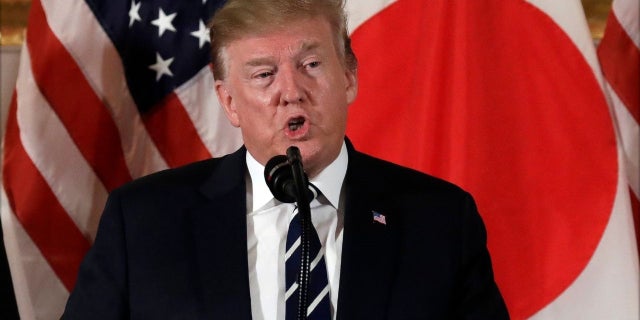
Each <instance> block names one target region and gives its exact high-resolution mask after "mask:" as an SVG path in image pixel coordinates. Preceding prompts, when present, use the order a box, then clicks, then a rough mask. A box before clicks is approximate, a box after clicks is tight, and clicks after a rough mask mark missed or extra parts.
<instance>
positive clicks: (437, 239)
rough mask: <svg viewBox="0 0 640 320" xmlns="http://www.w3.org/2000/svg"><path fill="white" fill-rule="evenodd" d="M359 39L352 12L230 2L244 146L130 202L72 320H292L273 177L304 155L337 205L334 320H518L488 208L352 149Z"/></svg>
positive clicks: (229, 97) (226, 49)
mask: <svg viewBox="0 0 640 320" xmlns="http://www.w3.org/2000/svg"><path fill="white" fill-rule="evenodd" d="M345 25H346V24H345V17H344V12H343V3H342V1H339V0H307V1H301V0H277V1H274V0H230V1H228V2H227V3H226V4H225V6H224V7H223V8H221V9H220V10H219V11H218V12H217V13H216V14H215V16H214V18H213V19H212V22H211V25H210V26H211V39H212V57H213V64H214V76H215V78H216V82H215V90H216V93H217V95H218V98H219V100H220V102H221V104H222V106H223V108H224V111H225V113H226V115H227V117H228V119H229V121H230V122H231V123H232V124H233V125H234V126H237V127H240V129H241V131H242V135H243V139H244V147H243V148H242V149H240V150H239V151H237V152H235V153H233V154H231V155H228V156H225V157H222V158H218V159H210V160H206V161H203V162H199V163H195V164H192V165H189V166H186V167H182V168H178V169H175V170H168V171H164V172H161V173H158V174H154V175H151V176H148V177H146V178H143V179H140V180H137V181H134V182H133V183H130V184H128V185H126V186H124V187H122V188H120V189H118V190H116V191H114V192H113V193H112V194H111V195H110V198H109V201H108V203H107V206H106V208H105V211H104V213H103V217H102V220H101V223H100V228H99V231H98V235H97V237H96V241H95V244H94V246H93V247H92V249H91V250H90V252H89V253H88V254H87V257H86V258H85V261H84V262H83V264H82V266H81V270H80V274H79V278H78V283H77V285H76V288H75V289H74V291H73V293H72V295H71V297H70V299H69V302H68V304H67V308H66V311H65V314H64V315H63V318H65V319H251V318H253V319H285V318H286V319H291V316H292V314H291V313H292V312H291V309H290V308H289V305H288V303H289V302H288V299H289V298H290V297H291V295H292V294H293V295H297V294H299V292H298V290H297V289H296V288H297V287H296V286H288V285H285V278H286V277H288V275H285V273H287V272H288V270H287V271H286V272H285V269H287V268H288V266H287V267H285V264H286V262H285V261H286V260H287V258H286V257H285V255H288V251H289V250H288V249H287V248H286V247H287V246H288V245H285V242H287V229H288V225H289V222H290V221H291V220H292V219H294V217H295V215H296V210H295V206H293V205H291V204H285V203H281V202H279V201H277V200H275V199H273V196H272V195H271V193H270V192H269V190H268V188H267V186H266V183H265V181H264V179H263V175H262V174H263V170H264V165H265V164H266V163H267V161H269V159H271V158H272V157H273V156H276V155H280V154H284V153H285V150H286V149H287V148H288V147H289V146H292V145H295V146H297V147H298V148H299V149H300V152H301V155H302V160H303V164H304V168H305V170H306V173H307V175H308V176H309V178H310V180H311V182H312V183H313V184H314V185H316V186H317V187H318V188H319V190H320V192H321V195H320V196H318V198H317V199H315V200H314V201H313V202H312V203H311V207H312V221H313V224H314V227H315V229H316V230H317V233H318V236H319V240H320V243H321V244H322V246H323V250H321V253H320V254H319V255H318V258H319V260H318V261H322V262H317V261H316V263H321V264H316V266H317V265H321V266H323V267H322V268H321V267H319V269H321V271H322V272H323V273H325V274H326V275H325V276H323V277H326V278H327V279H326V280H325V281H326V282H327V288H328V290H325V291H323V292H322V295H320V296H319V298H318V299H319V300H318V301H320V299H326V301H327V303H328V306H327V308H328V309H327V310H329V311H328V312H329V313H330V314H331V317H332V318H333V319H336V318H337V319H458V318H460V319H506V318H508V315H507V312H506V308H505V305H504V303H503V301H502V298H501V296H500V293H499V291H498V289H497V287H496V285H495V282H494V280H493V274H492V270H491V262H490V258H489V254H488V252H487V249H486V235H485V230H484V227H483V224H482V221H481V219H480V216H479V215H478V213H477V211H476V209H475V204H474V202H473V200H472V198H471V197H470V196H469V195H468V194H467V193H466V192H464V191H462V190H460V189H459V188H457V187H455V186H453V185H451V184H449V183H447V182H444V181H441V180H438V179H436V178H433V177H430V176H427V175H424V174H421V173H418V172H415V171H412V170H409V169H406V168H402V167H399V166H396V165H393V164H390V163H386V162H383V161H381V160H377V159H374V158H371V157H369V156H366V155H364V154H361V153H358V152H357V151H355V150H354V148H353V147H352V146H351V145H350V143H349V142H348V140H345V129H346V122H347V121H346V120H347V107H348V105H349V104H350V103H351V102H353V100H354V99H355V97H356V94H357V88H358V85H357V74H356V59H355V55H354V54H353V52H352V51H351V48H350V43H349V39H348V36H347V31H346V27H345ZM287 263H288V262H287ZM312 268H313V267H312ZM325 269H326V270H325ZM325 271H326V272H325ZM313 279H314V277H313V276H312V280H313ZM312 300H313V299H312ZM323 301H324V300H323ZM316 306H317V305H316V304H313V307H312V306H310V307H309V309H307V313H309V314H311V315H312V316H314V312H316V311H315V310H317V309H319V307H317V309H313V308H316ZM312 309H313V310H312Z"/></svg>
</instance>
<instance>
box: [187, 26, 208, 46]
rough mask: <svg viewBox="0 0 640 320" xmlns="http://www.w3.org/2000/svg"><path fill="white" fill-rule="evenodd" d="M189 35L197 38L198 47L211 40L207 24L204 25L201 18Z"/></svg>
mask: <svg viewBox="0 0 640 320" xmlns="http://www.w3.org/2000/svg"><path fill="white" fill-rule="evenodd" d="M191 35H192V36H194V37H196V38H198V44H199V47H200V48H202V46H203V45H204V44H205V42H211V40H209V29H207V26H205V25H204V22H202V20H200V23H199V26H198V30H196V31H194V32H191Z"/></svg>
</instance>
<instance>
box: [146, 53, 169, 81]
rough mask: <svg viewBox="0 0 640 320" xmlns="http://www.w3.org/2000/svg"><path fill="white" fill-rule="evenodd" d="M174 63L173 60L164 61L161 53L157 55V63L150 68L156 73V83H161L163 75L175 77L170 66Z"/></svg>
mask: <svg viewBox="0 0 640 320" xmlns="http://www.w3.org/2000/svg"><path fill="white" fill-rule="evenodd" d="M172 62H173V58H169V59H167V60H164V59H162V56H160V53H156V63H154V64H152V65H150V66H149V69H151V70H153V71H155V72H156V81H160V78H162V76H163V75H165V74H166V75H168V76H173V73H172V72H171V70H170V69H169V66H170V65H171V63H172Z"/></svg>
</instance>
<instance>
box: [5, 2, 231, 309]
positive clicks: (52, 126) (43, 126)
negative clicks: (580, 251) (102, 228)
mask: <svg viewBox="0 0 640 320" xmlns="http://www.w3.org/2000/svg"><path fill="white" fill-rule="evenodd" d="M221 3H222V1H213V0H193V1H169V0H163V1H140V0H132V1H129V0H126V1H123V0H108V1H107V0H104V1H100V0H88V1H80V0H71V1H52V0H35V1H33V2H32V5H31V6H32V7H31V11H30V16H29V23H28V28H27V35H26V43H25V45H24V47H23V50H22V55H21V66H20V71H19V76H18V82H17V85H16V92H15V95H14V98H13V101H12V104H11V106H10V111H9V117H8V121H7V131H6V135H5V148H4V162H3V188H4V195H5V196H4V197H3V199H2V206H3V210H2V220H3V221H2V223H3V228H4V230H5V239H6V248H7V255H8V257H9V262H10V266H11V270H12V277H13V282H14V286H15V291H16V296H17V300H18V306H19V310H20V313H21V317H22V318H23V319H38V318H42V319H52V318H57V317H58V316H59V315H60V314H61V311H62V308H63V307H64V302H65V300H66V297H67V296H68V293H69V291H70V290H71V289H72V288H73V286H74V283H75V278H76V271H77V269H78V266H79V263H80V261H81V259H82V257H83V256H84V254H85V253H86V251H87V250H88V248H89V247H90V245H91V243H92V241H93V239H94V237H95V232H96V228H97V222H98V219H99V217H100V213H101V211H102V207H103V206H104V203H105V200H106V197H107V194H108V192H109V191H111V190H113V189H114V188H116V187H118V186H119V185H121V184H123V183H125V182H127V181H129V180H131V179H132V178H136V177H140V176H142V175H145V174H148V173H151V172H154V171H158V170H162V169H166V168H169V167H176V166H179V165H181V164H185V163H188V162H192V161H196V160H201V159H205V158H209V157H211V156H216V155H222V154H225V153H228V152H231V151H233V150H235V149H236V148H237V147H239V146H240V144H241V138H240V136H239V132H238V131H237V130H236V129H235V128H232V127H231V126H230V125H229V124H228V122H227V121H226V119H225V117H224V115H223V114H222V112H220V109H219V106H218V105H217V100H216V98H215V94H214V92H213V77H212V74H211V71H210V69H209V65H208V64H209V49H210V47H209V40H208V32H207V29H206V28H205V24H206V22H207V20H208V19H209V17H210V15H211V14H212V12H214V10H215V9H216V8H217V7H219V6H220V5H221Z"/></svg>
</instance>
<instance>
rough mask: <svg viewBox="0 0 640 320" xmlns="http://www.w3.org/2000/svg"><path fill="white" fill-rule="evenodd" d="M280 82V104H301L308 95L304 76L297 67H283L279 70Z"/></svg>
mask: <svg viewBox="0 0 640 320" xmlns="http://www.w3.org/2000/svg"><path fill="white" fill-rule="evenodd" d="M278 78H279V79H278V80H279V82H280V104H281V105H289V104H300V103H301V102H303V101H304V100H305V99H306V98H307V96H306V90H305V89H304V77H303V76H302V75H301V74H300V72H298V70H297V68H295V67H285V68H281V69H280V71H279V72H278Z"/></svg>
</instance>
